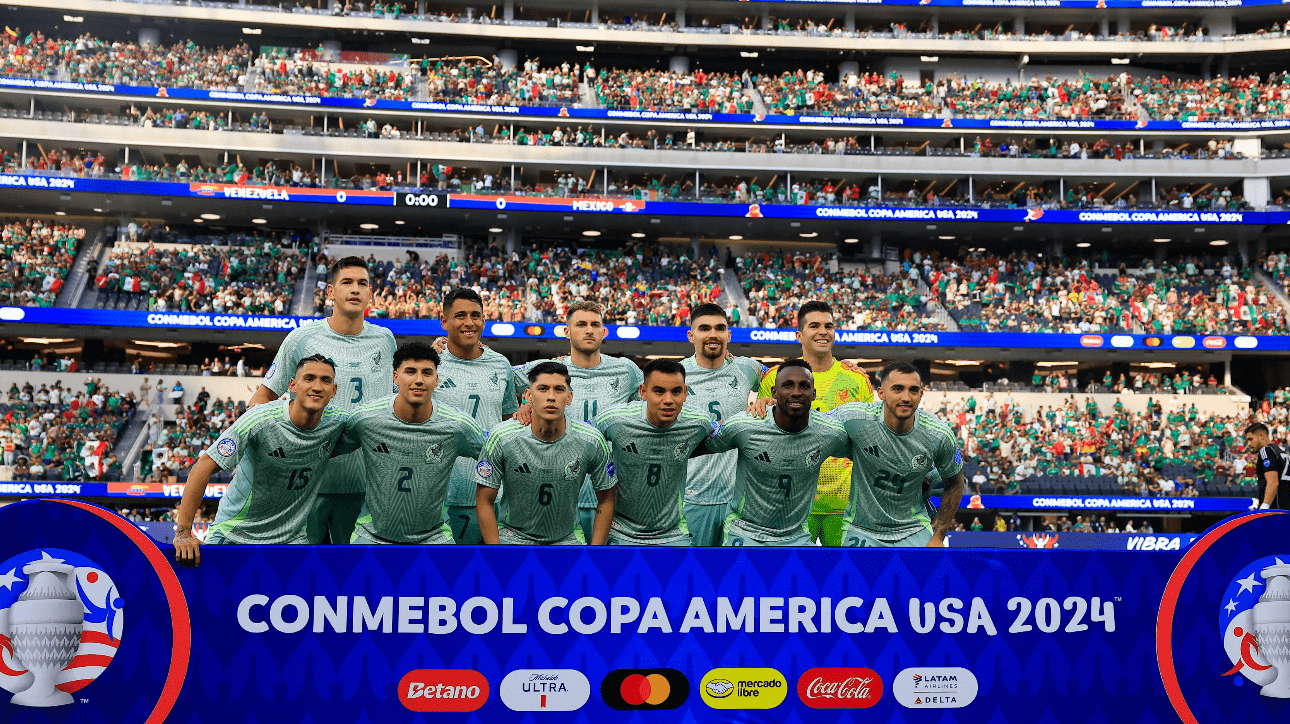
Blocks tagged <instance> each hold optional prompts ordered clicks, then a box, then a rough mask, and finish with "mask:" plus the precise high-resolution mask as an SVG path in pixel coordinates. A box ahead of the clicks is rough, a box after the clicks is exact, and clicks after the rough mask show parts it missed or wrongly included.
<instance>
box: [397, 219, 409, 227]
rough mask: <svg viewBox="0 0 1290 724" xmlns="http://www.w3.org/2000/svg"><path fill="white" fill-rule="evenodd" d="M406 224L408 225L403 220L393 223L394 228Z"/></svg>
mask: <svg viewBox="0 0 1290 724" xmlns="http://www.w3.org/2000/svg"><path fill="white" fill-rule="evenodd" d="M406 223H408V222H406V221H404V220H403V219H399V220H398V221H395V222H394V225H395V226H403V225H404V224H406Z"/></svg>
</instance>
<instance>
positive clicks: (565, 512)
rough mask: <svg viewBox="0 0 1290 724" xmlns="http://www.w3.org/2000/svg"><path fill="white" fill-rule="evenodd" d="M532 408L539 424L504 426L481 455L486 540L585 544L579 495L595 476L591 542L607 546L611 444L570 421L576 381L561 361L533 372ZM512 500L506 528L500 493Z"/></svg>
mask: <svg viewBox="0 0 1290 724" xmlns="http://www.w3.org/2000/svg"><path fill="white" fill-rule="evenodd" d="M528 381H529V403H530V404H531V406H532V411H533V421H532V423H531V425H530V426H525V425H524V424H523V423H521V422H520V421H519V420H510V421H507V422H504V423H502V424H500V425H498V426H497V427H496V428H494V429H493V430H492V431H491V432H490V433H489V436H488V442H487V443H486V444H485V445H484V452H483V453H482V454H481V455H480V458H479V465H478V466H477V469H478V472H479V488H478V490H477V492H476V495H475V512H476V515H477V516H478V517H479V528H480V531H481V532H482V534H483V538H484V542H485V543H488V544H490V545H496V544H498V543H506V544H512V545H514V544H520V545H583V544H585V543H586V538H585V536H584V535H583V532H582V530H580V529H578V527H577V519H578V492H579V491H580V490H581V489H582V482H583V480H584V479H585V478H586V477H587V476H588V475H590V477H591V484H592V487H593V488H594V489H595V491H596V499H597V501H598V505H597V508H596V519H595V523H594V526H593V528H592V535H591V544H592V545H604V544H605V541H606V539H607V538H608V537H609V524H610V521H611V520H612V519H613V517H614V491H613V488H614V485H615V482H616V480H615V478H614V466H613V463H612V461H611V460H610V456H609V443H608V442H606V441H605V438H604V436H603V435H601V434H600V433H599V432H598V431H597V430H596V429H595V428H594V427H592V426H590V425H588V424H587V423H585V422H578V421H570V420H568V419H567V418H566V416H565V408H566V407H568V406H569V405H571V404H573V390H572V389H571V386H572V378H571V377H570V375H569V370H568V368H567V367H565V366H564V365H562V364H560V363H559V362H543V363H542V364H539V365H537V366H535V367H534V368H533V369H531V370H529V373H528ZM499 490H500V491H501V493H502V494H504V495H505V496H506V506H505V510H506V513H505V515H504V517H503V520H502V527H501V528H500V529H499V528H498V522H497V516H496V514H495V513H494V511H495V508H494V505H495V503H496V501H497V496H498V491H499Z"/></svg>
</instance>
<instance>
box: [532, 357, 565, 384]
mask: <svg viewBox="0 0 1290 724" xmlns="http://www.w3.org/2000/svg"><path fill="white" fill-rule="evenodd" d="M541 375H561V376H563V377H564V381H565V382H566V383H568V385H569V387H573V378H572V377H570V376H569V368H568V367H565V366H564V365H562V364H560V363H559V362H552V361H550V360H547V361H546V362H542V363H539V364H536V365H534V366H533V369H531V370H529V384H533V383H534V382H537V378H538V377H540V376H541Z"/></svg>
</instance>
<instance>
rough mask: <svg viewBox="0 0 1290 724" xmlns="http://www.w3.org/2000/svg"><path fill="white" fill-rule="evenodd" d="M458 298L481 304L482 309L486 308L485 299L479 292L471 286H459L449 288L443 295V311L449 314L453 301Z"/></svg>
mask: <svg viewBox="0 0 1290 724" xmlns="http://www.w3.org/2000/svg"><path fill="white" fill-rule="evenodd" d="M458 299H465V300H466V301H469V302H474V303H475V304H478V305H479V308H480V309H481V310H482V309H483V308H484V299H483V297H481V296H479V292H477V291H475V290H474V289H471V288H470V287H457V288H456V289H450V290H448V293H447V294H445V295H443V313H444V314H447V313H448V310H449V309H452V305H453V302H456V301H457V300H458Z"/></svg>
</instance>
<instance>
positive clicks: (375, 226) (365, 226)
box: [358, 223, 381, 231]
mask: <svg viewBox="0 0 1290 724" xmlns="http://www.w3.org/2000/svg"><path fill="white" fill-rule="evenodd" d="M358 228H360V229H367V230H368V231H372V230H374V229H379V228H381V225H380V224H372V223H367V224H359V225H358Z"/></svg>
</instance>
